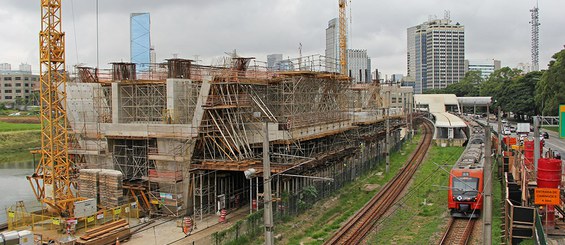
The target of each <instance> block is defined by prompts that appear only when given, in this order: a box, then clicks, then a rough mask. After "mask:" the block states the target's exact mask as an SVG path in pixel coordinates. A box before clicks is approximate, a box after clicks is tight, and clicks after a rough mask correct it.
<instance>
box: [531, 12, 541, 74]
mask: <svg viewBox="0 0 565 245" xmlns="http://www.w3.org/2000/svg"><path fill="white" fill-rule="evenodd" d="M530 12H531V13H532V21H530V24H532V50H531V51H532V71H539V25H540V23H539V13H538V5H537V3H536V6H535V7H534V8H533V9H530Z"/></svg>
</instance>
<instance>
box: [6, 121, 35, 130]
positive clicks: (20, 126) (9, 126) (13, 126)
mask: <svg viewBox="0 0 565 245" xmlns="http://www.w3.org/2000/svg"><path fill="white" fill-rule="evenodd" d="M40 129H41V125H40V124H30V123H8V122H0V132H8V131H27V130H40Z"/></svg>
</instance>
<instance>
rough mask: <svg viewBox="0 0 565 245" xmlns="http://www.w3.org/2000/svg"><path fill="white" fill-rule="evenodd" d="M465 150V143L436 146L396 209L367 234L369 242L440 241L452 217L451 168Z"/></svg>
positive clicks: (406, 242)
mask: <svg viewBox="0 0 565 245" xmlns="http://www.w3.org/2000/svg"><path fill="white" fill-rule="evenodd" d="M463 150H464V148H463V147H443V148H442V147H437V146H433V147H432V148H431V149H430V151H429V152H428V156H427V158H426V160H425V161H424V163H423V164H422V165H421V166H420V168H419V169H418V171H417V172H416V174H415V176H414V179H413V181H412V184H411V186H410V187H409V189H408V191H407V192H406V193H405V194H404V195H403V196H402V197H401V200H400V202H399V203H398V204H397V205H396V207H395V208H396V210H395V211H394V213H392V214H391V215H389V216H388V217H385V218H384V219H382V221H380V223H379V225H380V226H379V229H378V231H377V232H376V233H375V234H373V235H371V236H370V237H369V238H368V241H369V243H370V244H428V243H430V244H433V243H437V241H438V240H439V238H440V236H441V234H442V230H443V228H444V226H445V225H446V224H447V220H448V219H449V212H448V210H447V186H448V180H449V179H448V177H449V170H450V169H451V167H452V166H453V164H454V163H455V161H456V160H457V158H459V156H460V155H461V153H462V152H463Z"/></svg>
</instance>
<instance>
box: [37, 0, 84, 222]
mask: <svg viewBox="0 0 565 245" xmlns="http://www.w3.org/2000/svg"><path fill="white" fill-rule="evenodd" d="M40 1H41V30H40V32H39V63H40V68H39V69H40V80H39V81H40V82H39V96H40V106H41V109H40V112H41V113H40V114H41V115H40V117H41V118H40V121H41V150H40V152H41V160H40V162H39V164H38V166H37V167H36V169H35V172H34V174H33V175H32V176H28V177H27V179H28V180H29V182H30V184H31V187H32V189H33V192H34V194H35V196H36V198H37V199H38V200H39V201H40V202H42V203H45V204H47V205H49V206H50V207H51V208H53V209H54V210H55V211H56V212H57V213H58V214H59V215H61V216H71V217H72V216H73V208H74V202H75V201H77V200H79V198H78V197H77V196H76V195H75V193H74V192H73V190H72V181H71V175H72V173H71V171H72V169H73V168H72V163H71V161H70V159H69V152H68V143H69V142H68V131H67V123H68V122H67V112H66V106H67V105H66V104H67V101H66V99H67V91H66V83H67V77H66V76H67V74H66V71H65V33H64V32H63V31H62V27H61V0H40Z"/></svg>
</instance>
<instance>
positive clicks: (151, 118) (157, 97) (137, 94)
mask: <svg viewBox="0 0 565 245" xmlns="http://www.w3.org/2000/svg"><path fill="white" fill-rule="evenodd" d="M120 105H121V108H120V109H121V110H122V112H123V115H122V117H121V118H120V123H160V122H163V121H165V120H166V109H167V97H166V85H165V84H163V83H131V84H120Z"/></svg>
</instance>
